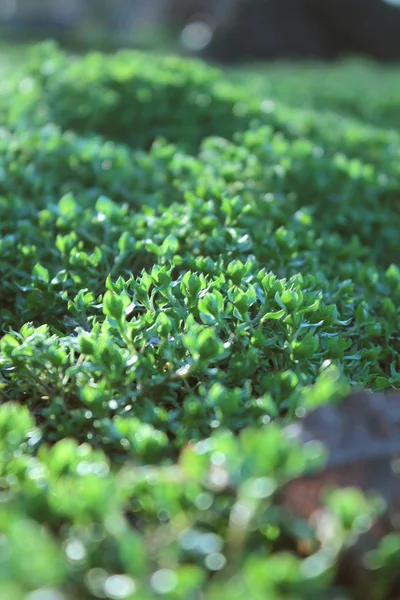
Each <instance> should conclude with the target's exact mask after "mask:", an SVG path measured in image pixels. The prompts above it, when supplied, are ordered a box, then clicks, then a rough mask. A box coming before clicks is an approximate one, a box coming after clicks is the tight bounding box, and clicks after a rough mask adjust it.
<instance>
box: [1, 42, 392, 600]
mask: <svg viewBox="0 0 400 600" xmlns="http://www.w3.org/2000/svg"><path fill="white" fill-rule="evenodd" d="M371 73H372V71H371ZM346 76H347V75H346ZM240 77H241V78H243V74H241V75H240ZM252 77H253V76H251V77H250V75H249V80H248V81H249V88H248V89H249V90H250V89H253V90H259V89H261V87H262V86H261V83H260V82H257V81H255V80H253V79H252ZM232 79H233V78H232V76H230V80H231V81H229V79H228V78H224V76H223V75H222V74H221V73H219V71H217V70H215V69H213V68H211V67H208V66H206V65H204V64H202V63H199V62H191V61H186V60H183V59H178V58H175V57H172V58H159V57H157V56H151V55H147V54H143V53H131V52H122V53H117V54H116V55H115V56H112V57H106V56H103V55H100V54H91V55H88V56H85V57H83V58H81V59H76V58H71V57H70V56H67V55H65V54H63V53H62V52H61V51H59V50H58V49H57V48H54V47H53V46H51V45H50V46H48V45H45V46H42V47H40V48H38V49H37V50H36V53H35V54H34V55H33V57H32V59H31V60H30V61H29V63H28V65H27V66H26V67H24V69H23V71H22V72H18V73H17V74H16V75H15V77H10V78H9V81H8V82H7V84H6V85H5V86H3V88H2V90H1V93H0V113H1V115H2V117H3V122H4V128H3V129H2V130H1V133H0V273H1V288H0V327H1V331H0V335H1V339H0V394H1V400H2V406H1V407H0V468H1V475H0V477H1V480H0V482H1V484H0V495H1V498H2V502H1V506H0V531H1V533H2V536H3V537H2V540H3V541H2V542H1V544H2V548H3V549H0V552H1V558H0V595H1V594H2V597H3V596H4V597H5V598H6V597H7V599H9V600H20V599H26V600H39V599H42V598H43V599H44V598H47V597H48V598H55V599H57V600H59V599H63V600H69V599H71V600H72V599H75V598H79V599H80V598H82V599H86V598H99V597H100V598H128V599H131V598H132V599H140V600H147V599H149V600H150V599H152V598H168V599H177V600H178V599H182V600H183V599H185V600H190V599H193V600H200V599H201V598H205V599H207V600H213V599H214V598H215V599H216V598H228V597H229V598H232V599H235V598H237V599H238V600H239V599H242V598H243V597H246V595H247V596H248V597H251V598H252V600H258V599H260V600H266V599H268V598H271V599H278V598H282V599H283V598H304V599H306V598H307V599H309V598H316V599H317V598H336V597H339V596H338V594H340V597H341V598H352V597H355V596H354V594H357V593H359V592H360V590H359V589H353V588H352V587H351V586H347V587H346V585H345V584H344V583H343V582H342V581H341V580H340V578H339V568H338V565H339V562H340V556H341V554H342V551H343V550H344V549H345V548H346V547H347V545H348V544H349V543H350V542H351V541H354V539H356V538H357V536H358V535H359V534H361V533H362V532H363V531H364V530H365V523H368V522H369V521H370V517H371V515H373V514H375V512H376V511H378V510H379V506H378V505H375V504H374V503H370V502H367V501H366V500H365V499H364V498H362V497H361V496H359V495H357V494H355V493H353V492H348V493H347V492H346V494H342V495H341V496H339V497H337V496H332V498H331V499H330V501H328V504H327V508H326V519H330V521H329V522H330V523H331V524H333V525H332V526H330V527H328V529H327V531H325V533H323V534H321V532H319V531H318V528H317V529H315V528H312V527H311V526H310V525H309V524H307V523H304V522H302V521H300V520H297V519H294V520H293V519H291V518H289V515H287V514H285V512H284V511H283V510H282V509H281V508H280V506H279V502H278V499H279V493H280V491H281V489H282V486H283V485H284V484H285V483H286V482H287V481H288V480H290V479H291V478H292V477H293V476H295V475H296V474H299V473H303V472H304V471H305V470H307V469H308V468H312V467H313V465H314V463H315V462H316V461H317V462H318V460H320V459H319V458H318V453H316V452H315V448H314V449H312V448H310V449H307V448H306V449H299V448H297V446H296V445H295V443H294V442H293V441H291V440H290V438H289V437H288V435H287V433H286V429H284V427H285V425H286V424H288V423H292V422H293V421H294V420H296V419H297V418H298V417H299V416H301V415H302V414H304V412H305V411H306V410H308V409H310V408H312V407H314V406H316V405H318V404H321V403H324V402H329V401H331V402H335V401H338V400H339V399H340V398H341V397H342V396H344V395H345V394H346V393H347V392H348V390H349V389H351V388H359V387H362V388H367V389H372V390H382V389H390V388H398V387H399V386H400V364H399V351H400V329H399V306H400V269H399V265H398V263H399V245H398V231H399V230H400V212H399V208H398V189H399V187H398V181H399V168H400V167H399V164H400V163H399V160H398V158H399V149H400V144H399V142H400V136H399V134H398V133H397V131H396V130H395V129H391V130H389V129H385V128H383V127H381V128H376V127H374V126H372V125H369V124H366V123H364V122H363V121H361V120H356V119H350V118H344V117H343V116H342V114H340V113H342V112H343V111H342V109H341V106H340V102H338V114H335V113H334V112H332V113H330V114H328V113H324V112H315V111H313V110H297V109H292V108H288V107H286V106H284V105H281V104H280V103H279V102H276V101H275V100H274V102H272V101H271V100H270V99H269V100H268V99H266V98H265V97H264V96H263V94H262V93H261V92H260V91H259V92H257V93H256V92H254V93H252V94H249V93H247V94H246V89H244V86H243V85H241V86H238V85H235V84H234V83H232ZM250 79H251V81H250ZM344 81H345V82H346V81H347V80H346V78H345V79H344ZM250 84H251V85H250ZM343 85H345V84H343ZM334 87H335V86H334ZM335 89H336V88H335ZM288 90H290V87H289V86H288ZM371 90H372V91H371V94H372V95H373V94H374V91H373V83H371ZM287 93H289V92H287ZM370 102H371V99H370V97H368V96H360V97H358V98H357V103H356V105H357V107H359V108H358V110H357V115H358V117H363V118H364V117H365V115H366V112H365V111H367V110H368V109H367V108H365V107H367V106H369V103H370ZM331 104H332V106H331V108H332V109H333V110H334V109H335V106H336V104H335V96H334V95H333V96H332V102H331ZM310 105H311V106H312V103H310ZM385 114H386V113H385ZM382 116H383V117H384V116H385V115H383V114H382ZM385 118H386V117H385ZM385 118H382V120H381V121H379V124H380V125H383V124H385V123H386V121H385ZM376 122H378V119H377V121H376ZM305 545H306V546H307V548H308V549H309V550H308V551H307V552H304V551H303V550H302V549H301V548H303V549H304V547H305ZM396 552H398V550H396V544H395V543H394V542H393V543H392V544H391V543H390V540H389V542H388V541H387V540H384V541H383V542H382V545H381V547H379V548H378V550H376V551H375V554H371V555H370V556H369V557H367V559H366V561H365V564H366V565H367V567H366V568H367V570H368V569H369V568H370V569H371V570H373V572H374V578H373V586H374V587H373V593H374V595H373V596H372V597H373V598H376V599H379V598H382V599H383V598H385V597H386V596H385V593H386V591H385V590H386V589H389V586H390V581H391V580H390V573H391V571H390V565H391V564H392V562H391V561H393V560H394V557H395V556H397V554H396ZM374 561H375V562H374ZM376 564H379V569H378V570H376V568H375V566H374V565H376ZM368 565H369V566H368ZM371 589H372V588H371ZM46 594H47V596H46ZM335 594H336V595H335Z"/></svg>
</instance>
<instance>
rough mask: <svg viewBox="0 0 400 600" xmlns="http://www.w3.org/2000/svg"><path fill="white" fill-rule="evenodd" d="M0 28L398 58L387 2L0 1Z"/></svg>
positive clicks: (217, 52) (96, 39) (234, 51)
mask: <svg viewBox="0 0 400 600" xmlns="http://www.w3.org/2000/svg"><path fill="white" fill-rule="evenodd" d="M0 33H1V34H2V36H3V38H4V37H7V38H8V39H19V40H21V39H23V40H27V39H28V38H29V39H42V38H44V37H52V38H56V39H58V40H59V41H60V42H61V43H63V44H65V45H68V46H76V47H82V48H83V49H86V48H94V47H99V48H102V49H113V48H117V47H121V46H131V47H149V48H157V49H160V48H165V49H168V50H171V49H172V50H178V51H180V52H182V53H184V54H194V55H202V56H205V57H206V58H208V59H210V60H213V61H217V62H239V61H243V60H257V59H263V60H265V59H267V60H268V59H269V60H274V59H281V58H285V59H291V60H295V59H319V60H332V59H335V58H339V57H341V56H343V55H350V54H355V55H361V56H366V57H369V58H373V59H375V60H378V61H394V60H398V59H399V58H400V8H399V7H398V4H397V3H395V2H394V0H391V1H390V2H389V1H388V0H324V1H323V2H321V0H3V1H2V6H1V7H0Z"/></svg>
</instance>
